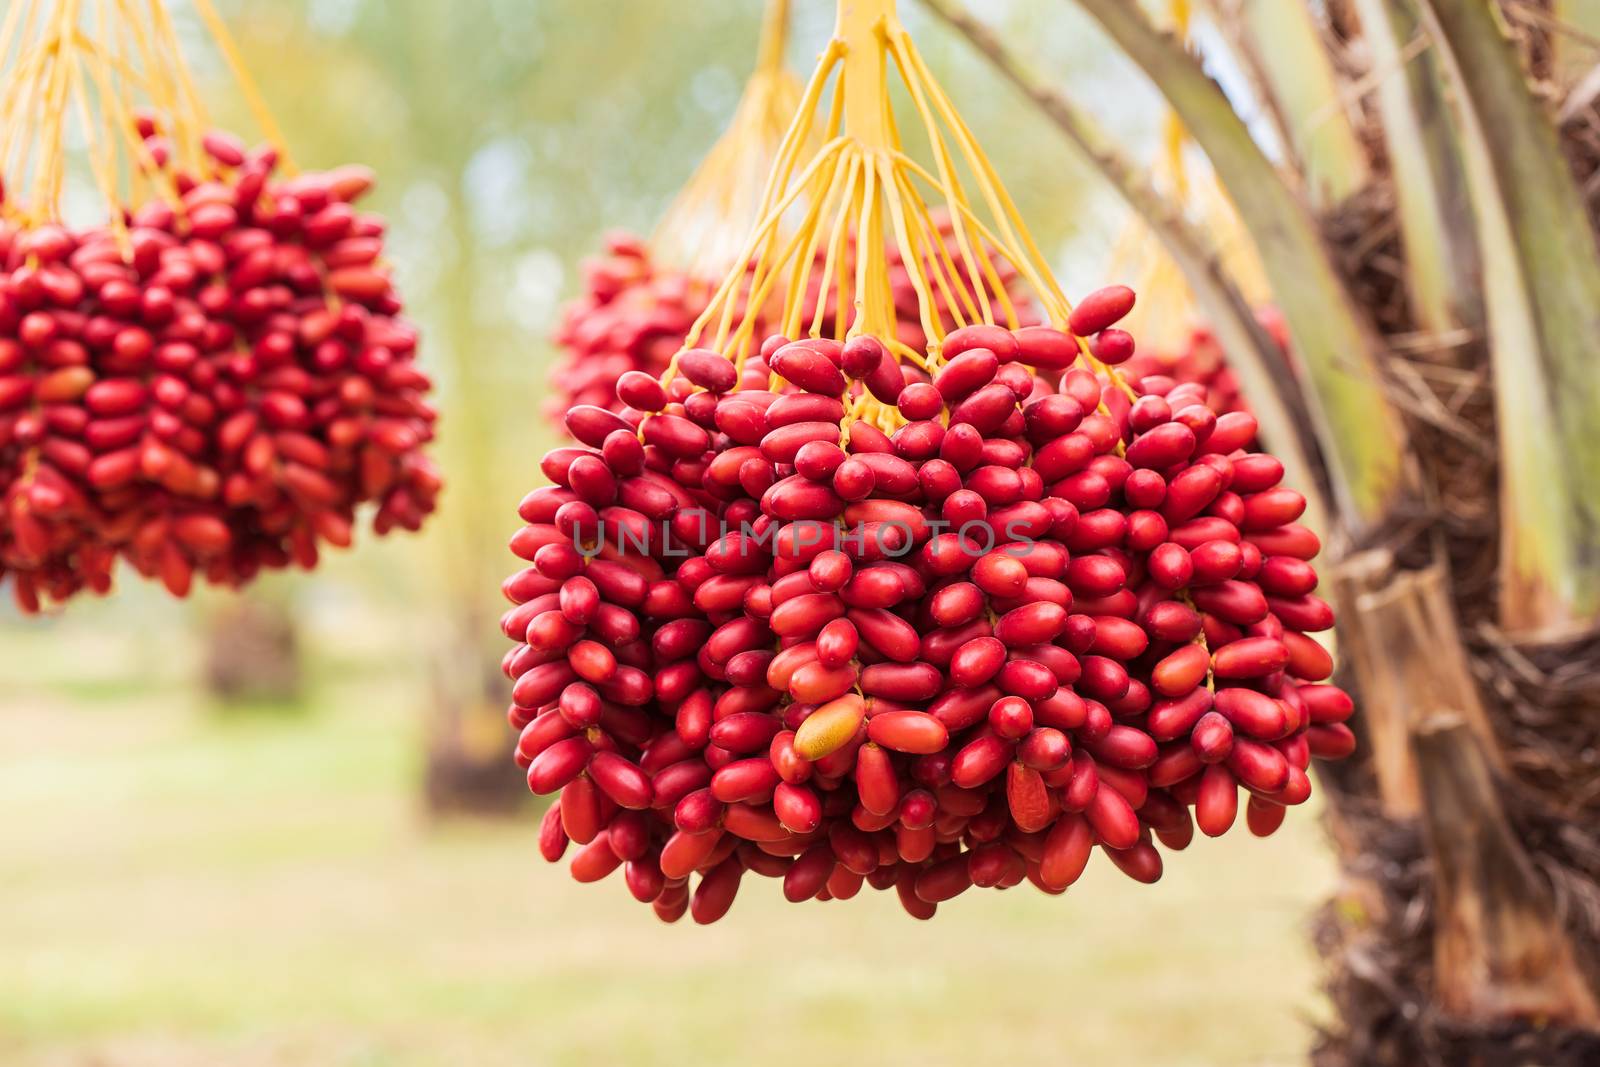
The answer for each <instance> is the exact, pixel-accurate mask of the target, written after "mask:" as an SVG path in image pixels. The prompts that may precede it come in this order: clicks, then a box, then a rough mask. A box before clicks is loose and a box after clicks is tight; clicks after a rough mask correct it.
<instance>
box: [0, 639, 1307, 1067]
mask: <svg viewBox="0 0 1600 1067" xmlns="http://www.w3.org/2000/svg"><path fill="white" fill-rule="evenodd" d="M84 639H85V632H84V630H83V629H81V628H78V627H73V628H67V629H63V630H59V631H52V632H39V631H31V632H24V631H19V630H10V631H6V632H4V634H3V636H0V645H3V649H0V676H3V677H6V678H8V679H9V678H25V679H27V684H26V685H23V686H8V687H7V689H6V690H5V692H4V695H3V696H0V856H3V857H4V859H3V861H0V1063H5V1064H7V1065H8V1067H9V1065H16V1067H44V1065H49V1067H59V1065H66V1064H85V1065H87V1064H95V1065H97V1067H125V1065H126V1067H133V1065H138V1067H143V1065H146V1064H149V1065H157V1064H159V1065H161V1067H187V1065H190V1064H194V1065H199V1064H206V1065H211V1064H227V1065H233V1064H243V1065H271V1067H278V1065H288V1064H294V1065H315V1067H323V1065H332V1067H357V1065H361V1067H366V1065H384V1067H389V1065H397V1067H411V1065H423V1064H472V1065H474V1067H497V1065H500V1064H507V1065H509V1064H540V1065H543V1064H551V1065H564V1064H574V1065H576V1064H585V1065H592V1064H628V1065H630V1067H633V1065H650V1064H662V1065H668V1064H673V1065H675V1064H685V1063H696V1064H707V1065H713V1064H745V1063H756V1062H760V1063H763V1064H772V1065H777V1067H787V1065H790V1064H794V1065H801V1064H804V1065H808V1067H809V1065H813V1064H817V1063H829V1062H832V1063H863V1062H871V1063H874V1064H886V1065H896V1064H907V1065H910V1064H916V1065H919V1067H929V1065H946V1064H948V1065H957V1064H962V1065H965V1064H976V1063H1008V1064H1066V1063H1071V1064H1082V1065H1095V1064H1109V1065H1116V1067H1153V1065H1160V1067H1189V1065H1193V1067H1224V1065H1230V1064H1237V1065H1261V1064H1289V1063H1297V1062H1304V1055H1303V1053H1304V1049H1305V1048H1306V1047H1307V1045H1308V1043H1309V1040H1310V1031H1309V1022H1308V1019H1310V1018H1314V1017H1316V1016H1317V1015H1318V1013H1319V1012H1320V1011H1321V1006H1320V1003H1319V1000H1318V998H1317V996H1316V993H1315V981H1316V964H1315V961H1314V959H1313V958H1312V956H1311V953H1310V949H1309V946H1308V944H1307V941H1306V937H1305V932H1304V929H1303V927H1304V924H1305V921H1306V918H1307V916H1308V914H1309V911H1310V909H1311V908H1312V907H1313V906H1314V905H1315V904H1316V903H1317V902H1318V900H1319V899H1320V898H1321V897H1322V896H1323V895H1325V894H1326V893H1327V892H1328V891H1329V889H1330V888H1331V885H1332V880H1333V869H1332V865H1331V862H1330V860H1329V858H1328V856H1327V854H1326V850H1325V847H1324V845H1323V842H1322V839H1321V833H1320V830H1319V829H1318V826H1317V823H1316V820H1315V819H1314V818H1313V817H1311V814H1310V813H1302V814H1301V815H1300V817H1298V818H1297V819H1295V820H1293V821H1291V823H1290V824H1289V826H1288V827H1287V828H1286V829H1285V830H1284V831H1283V832H1281V833H1280V834H1279V835H1278V836H1277V837H1275V838H1273V839H1270V840H1267V841H1257V840H1255V839H1253V838H1250V837H1248V836H1247V835H1244V834H1235V835H1232V836H1230V837H1229V838H1227V839H1224V840H1222V841H1216V842H1209V841H1204V842H1201V843H1199V844H1198V845H1196V846H1195V847H1194V848H1193V849H1192V850H1191V851H1190V852H1189V853H1187V854H1185V855H1182V856H1178V857H1173V858H1172V859H1173V862H1171V863H1170V864H1169V869H1168V874H1167V876H1166V878H1165V879H1164V880H1163V881H1162V882H1161V883H1160V884H1158V885H1156V886H1154V887H1148V888H1147V887H1139V886H1135V885H1134V884H1132V883H1131V882H1129V881H1128V880H1126V879H1125V878H1123V877H1122V876H1121V875H1120V874H1118V873H1117V872H1116V871H1115V870H1114V869H1112V868H1111V867H1110V866H1109V864H1105V863H1104V862H1103V861H1100V862H1097V863H1095V864H1094V865H1092V866H1091V869H1090V872H1089V873H1088V874H1087V875H1086V876H1085V879H1084V881H1083V882H1082V883H1081V884H1080V885H1079V886H1078V887H1076V888H1074V889H1073V891H1072V892H1070V893H1069V894H1067V895H1066V896H1065V897H1062V898H1058V899H1052V898H1047V897H1044V896H1042V895H1040V894H1038V893H1035V892H1033V891H1032V890H1031V889H1027V888H1023V889H1018V890H1013V891H1010V892H1007V893H1004V894H995V893H983V894H977V893H972V894H968V895H967V896H965V897H962V898H960V899H958V900H957V901H954V902H952V903H951V904H948V905H945V906H944V907H942V908H941V910H940V915H939V917H938V918H937V919H936V920H934V921H933V922H932V923H927V924H919V923H915V922H912V921H911V920H909V919H906V918H905V917H904V916H903V915H902V914H901V913H900V911H899V908H898V905H897V904H896V903H895V902H894V900H893V898H892V894H889V895H886V896H885V895H875V894H874V895H871V896H872V898H871V899H868V898H867V897H858V898H856V899H855V900H853V901H851V902H848V903H842V904H828V905H810V906H805V907H794V906H790V905H787V904H785V903H783V901H782V898H781V896H780V895H779V894H778V892H777V887H776V886H775V885H774V884H772V883H770V882H767V881H765V880H752V881H751V882H749V883H747V884H746V887H745V889H744V891H743V892H742V893H741V896H740V898H739V901H738V903H737V904H736V905H735V907H734V910H733V912H732V914H731V915H730V916H729V917H728V919H726V920H725V921H724V922H723V923H721V924H719V925H718V926H715V927H712V928H709V929H701V928H697V927H694V926H692V925H682V926H676V927H665V926H662V925H661V924H659V923H658V922H656V920H655V919H654V918H653V916H651V914H650V913H649V911H648V909H645V908H643V907H640V906H639V905H637V904H635V903H634V902H633V901H632V900H631V898H629V897H628V896H627V894H626V891H625V889H624V888H623V886H622V885H621V883H620V880H613V881H611V882H608V883H604V884H602V885H599V886H579V885H576V884H574V883H573V882H571V881H570V880H569V879H568V878H567V877H566V875H565V873H564V872H563V871H561V870H557V869H551V868H548V867H546V866H545V865H544V864H543V862H542V861H541V860H539V858H538V856H537V853H536V851H535V848H534V837H535V826H534V821H533V819H532V817H531V816H527V817H524V818H522V819H520V820H515V821H510V822H506V823H475V822H467V823H451V824H445V825H442V826H441V825H434V824H430V823H429V822H428V821H427V820H426V819H425V818H424V817H423V816H422V813H421V811H420V808H419V803H418V796H419V789H418V788H417V785H416V782H417V776H418V771H417V767H418V765H419V759H418V748H419V744H420V737H421V725H422V722H421V711H422V707H421V705H420V703H419V701H420V700H421V699H423V698H422V697H421V696H418V695H416V694H419V693H425V692H426V690H425V689H422V688H420V687H418V686H417V684H416V679H415V678H410V677H408V676H407V675H406V674H405V673H404V672H396V671H395V670H394V669H392V667H393V664H392V663H387V664H386V666H385V667H384V668H383V669H382V670H379V669H376V667H375V664H374V661H373V660H371V659H368V660H367V661H366V662H367V663H368V664H369V665H368V667H367V668H366V669H365V670H364V671H361V672H353V671H352V670H351V668H350V662H349V660H347V659H341V661H340V666H339V670H338V671H337V672H333V673H330V672H328V671H327V670H326V668H324V670H323V671H322V672H321V673H320V674H319V682H318V685H317V689H316V694H315V701H314V704H315V706H314V707H313V708H312V709H310V713H309V714H308V715H306V716H303V717H284V716H279V715H272V716H260V717H249V716H246V717H232V718H230V717H226V716H218V715H211V714H207V713H206V712H205V710H204V709H203V708H202V707H201V706H200V705H199V703H198V701H197V698H196V697H195V696H194V695H193V693H192V691H191V690H190V689H189V688H188V687H187V685H186V678H187V672H188V670H189V669H190V666H191V665H192V655H191V653H190V651H189V650H188V647H187V644H186V643H185V640H184V637H183V634H182V632H181V630H180V632H179V634H178V636H177V637H174V636H173V631H172V629H170V628H167V629H164V630H163V629H160V628H155V629H152V630H150V631H148V632H138V631H136V632H134V633H132V634H131V635H130V634H124V635H121V636H118V637H115V638H111V639H99V638H97V639H96V640H95V641H93V642H92V643H88V644H86V643H84ZM158 650H164V651H158ZM324 662H326V661H324ZM86 664H87V666H86ZM68 674H71V675H73V676H74V677H76V678H77V681H76V683H75V684H73V685H71V686H66V685H63V684H61V680H62V679H63V678H64V677H65V676H67V675H68ZM507 773H515V771H514V769H511V768H509V766H508V771H507Z"/></svg>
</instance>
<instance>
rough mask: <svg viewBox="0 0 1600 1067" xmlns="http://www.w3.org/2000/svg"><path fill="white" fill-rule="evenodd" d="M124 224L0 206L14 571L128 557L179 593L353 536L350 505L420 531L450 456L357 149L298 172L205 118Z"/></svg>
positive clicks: (89, 573) (67, 569)
mask: <svg viewBox="0 0 1600 1067" xmlns="http://www.w3.org/2000/svg"><path fill="white" fill-rule="evenodd" d="M138 132H139V135H140V137H141V138H142V142H143V145H144V149H145V151H146V153H147V159H148V163H149V166H150V167H151V168H152V169H154V170H157V171H165V172H166V175H167V176H168V177H170V184H171V189H172V192H173V194H174V195H173V196H172V197H162V196H156V195H152V196H151V198H150V199H149V200H148V201H146V202H144V203H143V204H141V205H139V206H137V207H135V208H133V209H130V210H129V211H127V212H126V213H125V214H124V215H123V217H122V218H121V219H120V220H117V222H118V224H116V225H112V224H107V225H103V226H98V227H94V228H90V229H84V230H73V229H69V228H67V227H66V226H63V225H59V224H54V223H50V224H44V225H34V226H26V225H20V224H14V223H0V578H9V579H10V583H11V585H12V587H13V590H14V593H15V596H16V598H17V601H18V602H19V604H20V605H21V606H22V608H23V610H25V611H30V612H31V611H36V610H38V609H39V607H40V605H41V602H48V601H63V600H66V599H67V598H69V597H71V596H72V595H73V594H75V593H78V592H79V591H82V590H85V589H88V590H93V591H96V592H104V591H105V590H106V589H107V588H108V587H109V585H110V583H111V580H112V572H113V569H114V566H115V563H116V561H117V560H118V559H119V558H120V559H125V560H127V561H128V562H129V563H131V564H132V565H133V566H134V567H135V568H136V569H137V570H138V571H139V572H140V573H142V574H144V575H146V576H150V577H156V578H159V579H160V581H162V582H163V583H164V584H165V586H166V587H167V588H168V589H169V590H170V591H171V592H172V593H174V594H175V595H179V596H182V595H185V594H186V593H187V592H188V590H189V589H190V587H191V585H192V582H193V581H194V579H195V577H196V576H199V577H201V578H203V579H204V580H207V581H210V582H214V583H218V584H223V585H230V586H237V585H240V584H242V583H245V582H247V581H249V580H250V579H251V578H252V577H253V576H254V575H255V574H257V573H258V572H259V571H260V570H262V569H263V568H275V567H284V566H288V565H290V564H298V565H300V566H304V567H309V566H312V565H313V564H314V563H315V562H316V560H317V556H318V551H319V545H321V544H324V543H326V544H332V545H347V544H349V543H350V541H351V538H352V536H353V528H354V526H355V524H356V522H357V516H356V510H357V507H358V506H359V505H361V504H364V503H368V502H371V503H374V504H375V505H376V515H375V518H374V520H373V525H374V527H375V529H376V530H377V531H378V532H380V533H382V532H385V531H387V530H389V529H391V528H395V527H401V528H406V529H416V528H417V527H418V526H419V525H420V524H421V522H422V521H423V518H424V517H425V516H426V515H427V514H428V513H429V512H430V511H432V510H433V507H434V503H435V500H436V498H437V496H438V493H439V489H440V479H439V474H438V471H437V469H436V468H435V466H434V465H433V463H432V462H431V460H430V459H429V458H428V457H427V455H426V454H425V453H424V451H423V448H424V446H425V445H426V444H427V443H428V442H429V441H430V440H431V439H432V437H433V428H434V421H435V412H434V410H433V408H432V407H431V406H430V404H429V403H428V400H427V393H428V391H429V389H430V382H429V380H428V378H427V376H426V375H424V374H423V373H422V372H421V371H420V370H419V369H418V368H417V366H416V363H415V356H416V347H417V335H416V331H415V330H414V329H413V327H412V326H411V325H410V324H409V323H407V322H406V321H405V319H404V318H403V317H402V315H401V310H402V309H401V303H400V300H399V297H398V296H397V294H396V293H395V291H394V289H393V287H392V286H391V284H390V280H389V277H388V273H387V270H386V269H385V268H384V266H383V264H382V252H383V234H384V223H383V220H382V219H381V218H379V217H377V216H375V215H371V214H366V213H362V212H359V211H358V210H356V208H355V207H354V203H355V201H356V200H357V199H358V198H359V197H360V196H361V195H362V194H363V193H365V192H366V190H367V189H368V188H369V186H370V185H371V181H372V179H371V175H370V173H369V172H368V171H366V170H365V169H364V168H361V167H346V168H340V169H336V170H333V171H329V172H325V173H306V174H300V175H296V176H292V177H285V176H282V175H280V174H279V173H277V165H278V159H277V156H278V154H277V152H276V151H275V150H274V149H272V148H270V147H269V148H262V149H257V150H254V151H246V150H245V148H244V147H243V146H242V145H241V144H240V142H239V141H238V140H237V139H235V138H233V137H232V136H230V135H227V134H224V133H212V134H210V135H208V136H206V137H205V139H204V143H203V147H204V155H205V158H206V160H207V163H206V166H205V168H204V173H189V172H187V171H183V170H181V169H179V168H176V167H175V166H173V164H172V163H171V162H170V159H169V157H170V154H171V150H170V146H169V145H168V143H167V141H166V139H165V138H164V137H163V136H162V135H161V133H160V131H159V130H158V129H157V127H156V124H155V123H154V122H153V121H151V120H149V119H141V120H140V125H139V131H138Z"/></svg>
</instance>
